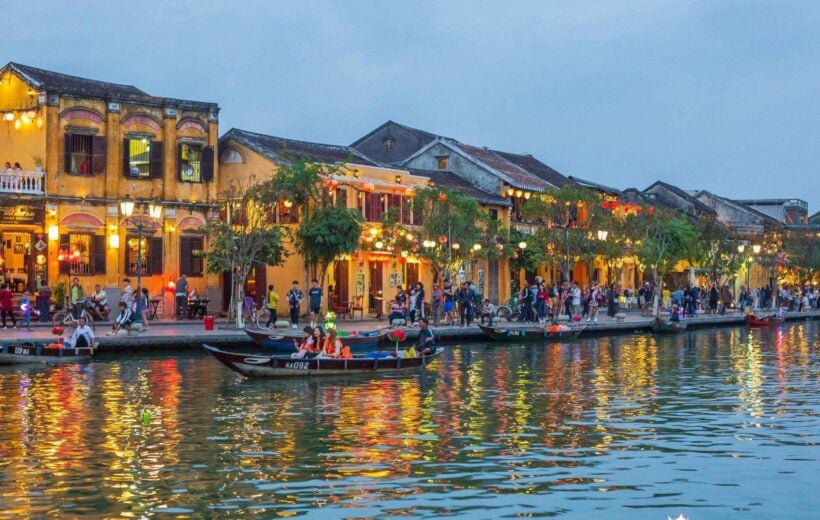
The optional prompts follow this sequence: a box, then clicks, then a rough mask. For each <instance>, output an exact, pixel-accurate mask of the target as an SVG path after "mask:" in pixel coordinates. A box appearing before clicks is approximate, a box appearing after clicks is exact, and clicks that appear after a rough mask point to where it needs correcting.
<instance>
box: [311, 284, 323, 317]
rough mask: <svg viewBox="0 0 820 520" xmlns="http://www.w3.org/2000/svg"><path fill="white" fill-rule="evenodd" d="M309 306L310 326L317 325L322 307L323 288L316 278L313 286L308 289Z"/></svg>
mask: <svg viewBox="0 0 820 520" xmlns="http://www.w3.org/2000/svg"><path fill="white" fill-rule="evenodd" d="M308 306H309V307H310V326H311V327H316V320H317V319H318V317H319V312H320V311H321V309H322V288H321V287H319V281H318V280H316V279H315V278H314V279H313V287H311V288H310V289H308Z"/></svg>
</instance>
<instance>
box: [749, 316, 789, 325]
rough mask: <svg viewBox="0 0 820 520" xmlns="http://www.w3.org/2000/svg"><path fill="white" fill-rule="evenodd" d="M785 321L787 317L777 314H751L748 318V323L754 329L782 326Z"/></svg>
mask: <svg viewBox="0 0 820 520" xmlns="http://www.w3.org/2000/svg"><path fill="white" fill-rule="evenodd" d="M784 321H786V317H785V316H783V315H777V314H749V315H748V316H746V323H748V324H749V325H750V326H752V327H768V326H771V325H780V324H781V323H783V322H784Z"/></svg>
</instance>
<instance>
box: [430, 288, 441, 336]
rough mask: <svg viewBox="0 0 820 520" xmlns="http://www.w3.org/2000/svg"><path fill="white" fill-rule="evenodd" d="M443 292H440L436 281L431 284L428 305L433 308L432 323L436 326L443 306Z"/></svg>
mask: <svg viewBox="0 0 820 520" xmlns="http://www.w3.org/2000/svg"><path fill="white" fill-rule="evenodd" d="M443 299H444V293H443V292H441V289H440V288H439V286H438V284H437V283H434V284H433V291H432V292H431V293H430V307H431V308H432V310H433V325H434V326H435V327H438V324H439V317H440V315H441V308H442V306H443V303H444V302H443Z"/></svg>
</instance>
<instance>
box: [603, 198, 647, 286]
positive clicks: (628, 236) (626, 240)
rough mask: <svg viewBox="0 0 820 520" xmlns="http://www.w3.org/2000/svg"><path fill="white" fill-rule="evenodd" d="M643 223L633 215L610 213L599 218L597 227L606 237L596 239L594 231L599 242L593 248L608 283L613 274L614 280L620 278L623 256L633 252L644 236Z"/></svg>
mask: <svg viewBox="0 0 820 520" xmlns="http://www.w3.org/2000/svg"><path fill="white" fill-rule="evenodd" d="M652 211H654V209H653V210H652ZM643 222H644V219H642V218H641V217H640V216H639V215H637V214H634V213H630V214H626V215H620V216H618V215H615V214H614V213H610V214H608V215H605V214H602V215H601V216H600V217H599V220H598V223H597V227H598V229H599V230H601V231H604V232H605V233H606V236H605V237H603V236H601V237H598V236H597V231H596V238H599V240H598V242H597V244H596V246H595V252H596V254H597V256H598V257H599V258H600V259H601V260H602V261H603V262H604V264H605V265H606V266H607V272H608V273H609V278H610V279H609V280H608V281H609V282H610V283H611V282H612V278H613V276H612V273H613V272H614V273H616V274H615V276H614V278H616V279H617V278H620V277H621V272H622V267H623V263H622V260H623V258H624V256H628V255H629V254H630V253H631V252H632V251H633V248H634V245H635V243H636V242H638V243H639V244H640V240H641V239H642V238H643V236H644V235H643V233H644V230H643V228H642V223H643Z"/></svg>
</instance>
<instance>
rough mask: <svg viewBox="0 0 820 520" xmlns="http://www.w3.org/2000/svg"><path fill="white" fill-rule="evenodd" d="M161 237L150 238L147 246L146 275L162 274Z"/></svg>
mask: <svg viewBox="0 0 820 520" xmlns="http://www.w3.org/2000/svg"><path fill="white" fill-rule="evenodd" d="M162 260H163V256H162V237H151V241H150V242H149V245H148V273H147V274H162Z"/></svg>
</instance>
